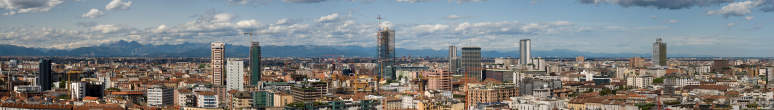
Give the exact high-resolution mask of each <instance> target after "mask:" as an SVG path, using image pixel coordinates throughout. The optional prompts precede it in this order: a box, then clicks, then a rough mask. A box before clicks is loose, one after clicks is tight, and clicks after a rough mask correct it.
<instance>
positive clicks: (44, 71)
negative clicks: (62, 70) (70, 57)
mask: <svg viewBox="0 0 774 110" xmlns="http://www.w3.org/2000/svg"><path fill="white" fill-rule="evenodd" d="M38 70H39V75H38V80H37V81H36V83H38V85H39V86H40V90H41V91H47V90H51V87H52V83H53V80H54V79H53V78H52V77H53V76H52V75H51V60H49V59H43V60H40V63H39V64H38Z"/></svg>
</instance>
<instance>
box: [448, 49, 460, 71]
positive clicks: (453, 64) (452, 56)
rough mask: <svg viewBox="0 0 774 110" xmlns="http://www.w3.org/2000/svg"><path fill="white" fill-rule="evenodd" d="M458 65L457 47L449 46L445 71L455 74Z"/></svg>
mask: <svg viewBox="0 0 774 110" xmlns="http://www.w3.org/2000/svg"><path fill="white" fill-rule="evenodd" d="M459 64H460V62H459V58H457V46H454V45H452V46H449V70H447V71H449V72H451V73H452V74H456V73H457V68H458V66H459Z"/></svg>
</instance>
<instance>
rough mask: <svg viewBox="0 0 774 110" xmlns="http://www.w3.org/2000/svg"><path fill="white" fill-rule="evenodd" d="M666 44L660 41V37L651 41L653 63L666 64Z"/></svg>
mask: <svg viewBox="0 0 774 110" xmlns="http://www.w3.org/2000/svg"><path fill="white" fill-rule="evenodd" d="M666 55H667V46H666V43H664V42H663V41H661V38H658V39H656V42H655V43H653V56H651V57H652V58H651V59H652V60H653V64H655V65H658V66H667V56H666Z"/></svg>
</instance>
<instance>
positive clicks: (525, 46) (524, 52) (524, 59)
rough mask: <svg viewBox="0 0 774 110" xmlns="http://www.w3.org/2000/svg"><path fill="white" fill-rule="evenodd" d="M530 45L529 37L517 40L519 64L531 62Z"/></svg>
mask: <svg viewBox="0 0 774 110" xmlns="http://www.w3.org/2000/svg"><path fill="white" fill-rule="evenodd" d="M531 52H532V47H530V41H529V39H521V41H519V64H522V65H526V64H529V63H532V53H531Z"/></svg>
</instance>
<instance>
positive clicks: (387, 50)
mask: <svg viewBox="0 0 774 110" xmlns="http://www.w3.org/2000/svg"><path fill="white" fill-rule="evenodd" d="M376 42H377V43H378V45H377V50H378V59H377V60H376V61H377V63H378V66H377V68H376V71H378V73H379V75H381V76H382V77H383V78H384V79H386V80H391V79H395V71H394V67H395V66H394V65H395V30H392V29H390V28H389V27H381V28H380V29H379V32H378V33H377V40H376Z"/></svg>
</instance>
